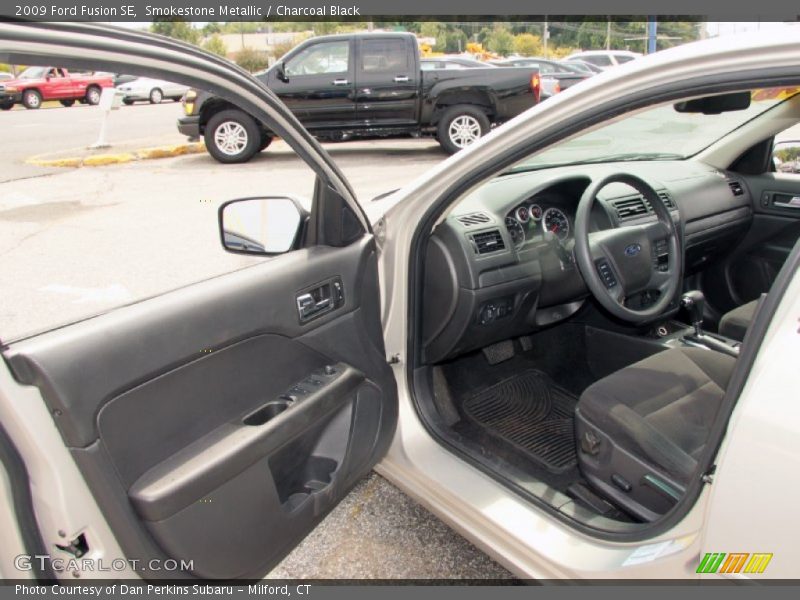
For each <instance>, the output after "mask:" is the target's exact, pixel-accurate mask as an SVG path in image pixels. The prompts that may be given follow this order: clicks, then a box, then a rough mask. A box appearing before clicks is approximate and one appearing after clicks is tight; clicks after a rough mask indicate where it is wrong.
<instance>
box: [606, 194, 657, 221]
mask: <svg viewBox="0 0 800 600" xmlns="http://www.w3.org/2000/svg"><path fill="white" fill-rule="evenodd" d="M612 205H613V206H614V210H616V211H617V218H618V219H619V220H620V221H625V220H627V219H635V218H636V217H639V216H641V215H646V214H647V213H648V212H650V211H649V210H648V208H647V205H646V204H645V203H644V198H642V197H641V196H633V197H632V198H623V199H621V200H615V201H614V202H613V203H612Z"/></svg>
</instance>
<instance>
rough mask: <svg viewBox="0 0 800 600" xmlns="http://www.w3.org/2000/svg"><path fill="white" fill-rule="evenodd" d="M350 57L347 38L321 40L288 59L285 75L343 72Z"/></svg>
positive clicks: (345, 70)
mask: <svg viewBox="0 0 800 600" xmlns="http://www.w3.org/2000/svg"><path fill="white" fill-rule="evenodd" d="M349 59H350V42H348V41H347V40H341V41H332V42H322V43H320V44H314V45H313V46H309V47H308V48H306V49H305V50H303V51H301V52H299V53H298V54H296V55H295V56H293V57H292V58H290V59H289V61H288V62H287V63H286V74H287V75H324V74H328V73H345V72H347V65H348V61H349Z"/></svg>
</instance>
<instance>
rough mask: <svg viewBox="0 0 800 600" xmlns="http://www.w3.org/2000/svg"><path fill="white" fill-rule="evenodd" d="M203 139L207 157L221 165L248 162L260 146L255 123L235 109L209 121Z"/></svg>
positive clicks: (221, 112) (259, 134) (259, 136)
mask: <svg viewBox="0 0 800 600" xmlns="http://www.w3.org/2000/svg"><path fill="white" fill-rule="evenodd" d="M203 136H204V138H205V142H206V149H207V150H208V153H209V154H210V155H211V156H212V157H214V159H215V160H217V161H218V162H221V163H223V164H232V163H243V162H247V161H248V160H250V159H251V158H253V156H255V154H256V153H257V152H258V151H259V148H260V147H261V143H262V141H261V131H260V130H259V127H258V124H257V123H256V121H255V119H253V117H251V116H250V115H248V114H247V113H245V112H243V111H241V110H238V109H229V110H223V111H220V112H218V113H217V114H215V115H214V116H213V117H211V118H210V119H209V120H208V123H206V127H205V132H204V134H203Z"/></svg>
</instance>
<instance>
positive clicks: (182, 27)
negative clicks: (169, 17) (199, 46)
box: [150, 21, 200, 44]
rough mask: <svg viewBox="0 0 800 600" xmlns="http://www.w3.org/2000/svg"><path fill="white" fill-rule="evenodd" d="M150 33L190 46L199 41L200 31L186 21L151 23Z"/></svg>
mask: <svg viewBox="0 0 800 600" xmlns="http://www.w3.org/2000/svg"><path fill="white" fill-rule="evenodd" d="M150 31H152V32H153V33H157V34H159V35H165V36H167V37H171V38H175V39H176V40H183V41H184V42H189V43H190V44H196V43H197V42H198V41H200V31H198V30H197V29H195V28H194V27H193V26H192V24H191V23H187V22H186V21H153V24H152V25H150Z"/></svg>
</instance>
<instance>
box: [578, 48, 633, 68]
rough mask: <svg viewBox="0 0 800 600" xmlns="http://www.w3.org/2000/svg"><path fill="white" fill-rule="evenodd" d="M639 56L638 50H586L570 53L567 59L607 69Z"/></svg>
mask: <svg viewBox="0 0 800 600" xmlns="http://www.w3.org/2000/svg"><path fill="white" fill-rule="evenodd" d="M640 56H641V54H640V53H638V52H629V51H627V50H586V51H584V52H575V53H573V54H570V55H569V56H568V57H567V60H582V61H583V62H587V63H590V64H593V65H595V66H597V67H600V68H601V69H609V68H611V67H615V66H617V65H621V64H623V63H626V62H630V61H632V60H633V59H635V58H639V57H640Z"/></svg>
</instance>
